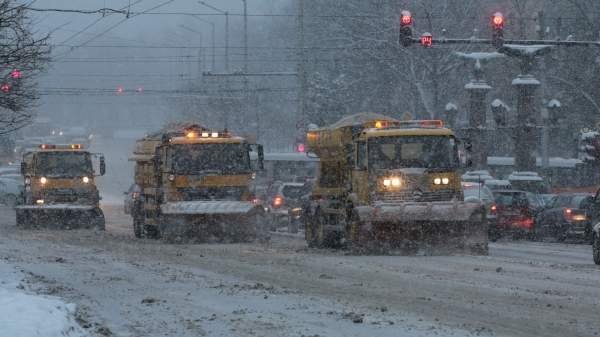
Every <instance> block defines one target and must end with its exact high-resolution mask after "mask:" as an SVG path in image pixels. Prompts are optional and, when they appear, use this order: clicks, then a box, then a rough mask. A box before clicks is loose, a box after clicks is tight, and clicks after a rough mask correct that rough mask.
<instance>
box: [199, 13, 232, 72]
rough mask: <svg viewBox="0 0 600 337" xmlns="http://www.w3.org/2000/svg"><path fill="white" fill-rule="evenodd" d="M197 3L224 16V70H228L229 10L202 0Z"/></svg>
mask: <svg viewBox="0 0 600 337" xmlns="http://www.w3.org/2000/svg"><path fill="white" fill-rule="evenodd" d="M198 3H199V4H201V5H202V6H204V7H207V8H210V9H212V10H213V11H216V12H218V13H221V14H223V15H224V16H225V71H229V12H228V11H224V10H222V9H220V8H217V7H215V6H213V5H210V4H207V3H206V2H204V1H198Z"/></svg>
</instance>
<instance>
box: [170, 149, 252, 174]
mask: <svg viewBox="0 0 600 337" xmlns="http://www.w3.org/2000/svg"><path fill="white" fill-rule="evenodd" d="M169 153H170V159H171V164H172V168H173V171H174V173H176V174H186V175H193V174H203V173H216V174H219V173H228V174H235V173H249V172H251V165H250V155H249V153H248V148H247V146H246V145H245V144H191V145H190V144H180V145H173V146H171V147H170V149H169Z"/></svg>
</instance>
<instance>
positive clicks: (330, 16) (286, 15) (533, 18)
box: [24, 6, 581, 21]
mask: <svg viewBox="0 0 600 337" xmlns="http://www.w3.org/2000/svg"><path fill="white" fill-rule="evenodd" d="M24 8H25V9H27V10H30V11H35V12H56V13H75V14H88V15H89V14H101V13H103V11H107V12H110V13H115V14H123V15H127V13H129V15H130V16H136V15H183V16H223V13H206V12H152V10H154V9H156V8H153V9H150V10H148V11H142V12H127V11H125V10H122V9H112V8H100V9H95V10H83V9H60V8H35V7H27V6H26V7H24ZM228 15H230V16H238V17H243V16H244V13H229V12H228ZM398 15H400V13H398ZM247 16H248V17H283V18H289V17H296V16H297V14H294V13H248V14H247ZM304 17H305V18H322V19H336V18H340V19H344V18H353V19H381V15H369V14H367V15H357V14H354V15H352V14H316V15H304ZM413 17H414V18H415V19H418V20H431V19H433V20H442V19H448V16H443V15H439V16H438V15H430V16H423V17H420V16H413ZM484 18H487V15H481V16H468V17H461V19H471V20H480V19H484ZM507 18H508V19H510V18H512V19H520V20H529V21H537V20H538V18H537V17H536V16H517V15H515V16H507ZM558 18H560V19H562V20H574V21H577V20H581V17H570V16H557V17H549V18H548V19H558Z"/></svg>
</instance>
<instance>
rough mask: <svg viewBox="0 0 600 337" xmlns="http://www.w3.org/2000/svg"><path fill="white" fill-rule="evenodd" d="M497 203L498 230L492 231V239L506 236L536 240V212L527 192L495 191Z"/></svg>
mask: <svg viewBox="0 0 600 337" xmlns="http://www.w3.org/2000/svg"><path fill="white" fill-rule="evenodd" d="M493 193H494V199H495V201H496V209H495V211H496V214H497V220H496V228H495V231H493V230H492V231H491V235H492V238H498V237H500V236H503V235H504V234H513V235H515V236H521V237H522V236H524V237H527V238H528V239H533V238H535V211H534V208H533V205H531V203H530V201H529V198H528V196H527V192H525V191H516V190H497V191H494V192H493Z"/></svg>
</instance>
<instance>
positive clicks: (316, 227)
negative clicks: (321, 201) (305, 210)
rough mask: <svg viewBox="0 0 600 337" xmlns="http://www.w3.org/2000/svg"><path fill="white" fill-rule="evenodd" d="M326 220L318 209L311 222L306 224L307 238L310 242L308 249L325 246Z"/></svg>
mask: <svg viewBox="0 0 600 337" xmlns="http://www.w3.org/2000/svg"><path fill="white" fill-rule="evenodd" d="M323 222H324V219H323V215H322V214H321V211H320V210H319V209H317V210H316V211H315V214H314V215H313V216H312V218H311V219H310V221H308V222H307V224H306V238H307V241H308V247H310V248H321V247H322V246H323V238H324V234H325V233H323V229H324V227H323V226H324V224H323Z"/></svg>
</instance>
